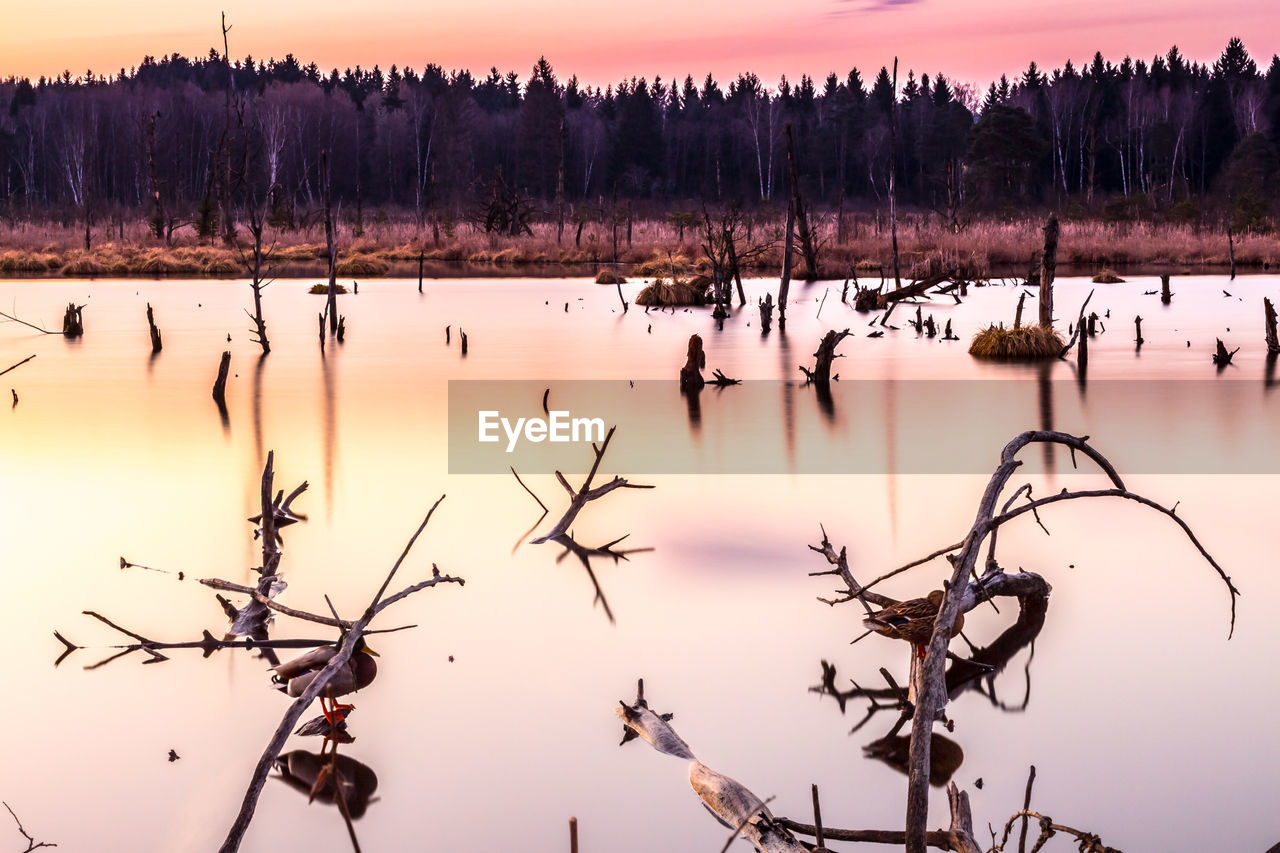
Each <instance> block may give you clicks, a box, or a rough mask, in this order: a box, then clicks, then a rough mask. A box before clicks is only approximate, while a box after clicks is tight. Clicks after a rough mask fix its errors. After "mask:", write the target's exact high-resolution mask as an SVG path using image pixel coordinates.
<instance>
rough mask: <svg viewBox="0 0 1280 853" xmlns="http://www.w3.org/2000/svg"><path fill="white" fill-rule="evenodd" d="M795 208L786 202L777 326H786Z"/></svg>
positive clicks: (793, 245) (794, 239) (793, 244)
mask: <svg viewBox="0 0 1280 853" xmlns="http://www.w3.org/2000/svg"><path fill="white" fill-rule="evenodd" d="M795 234H796V208H795V204H794V203H788V204H787V225H786V231H785V233H784V234H783V236H782V282H781V283H780V284H779V285H778V327H779V328H781V329H783V330H784V331H785V330H786V328H787V295H788V293H790V291H791V262H792V259H793V257H794V254H795V246H796V236H795Z"/></svg>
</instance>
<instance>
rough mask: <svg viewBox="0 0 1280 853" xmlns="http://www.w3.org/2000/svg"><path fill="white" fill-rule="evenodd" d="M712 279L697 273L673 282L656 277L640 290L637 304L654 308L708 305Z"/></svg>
mask: <svg viewBox="0 0 1280 853" xmlns="http://www.w3.org/2000/svg"><path fill="white" fill-rule="evenodd" d="M710 286H711V279H709V278H707V277H706V276H704V275H696V276H694V277H693V278H691V279H689V280H688V281H684V280H683V279H676V280H675V281H673V282H667V281H663V280H662V279H660V278H658V279H654V281H653V284H651V285H649V286H648V287H646V288H645V289H644V290H642V291H640V293H639V295H638V296H636V304H637V305H644V306H646V307H653V308H672V307H677V306H684V305H706V304H707V289H708V288H709V287H710Z"/></svg>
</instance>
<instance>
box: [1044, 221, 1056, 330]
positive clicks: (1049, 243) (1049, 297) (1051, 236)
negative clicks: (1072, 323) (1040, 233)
mask: <svg viewBox="0 0 1280 853" xmlns="http://www.w3.org/2000/svg"><path fill="white" fill-rule="evenodd" d="M1057 261H1058V217H1057V216H1055V215H1053V214H1050V215H1049V221H1047V222H1046V223H1045V224H1044V254H1043V255H1041V257H1040V325H1041V326H1044V327H1046V328H1048V327H1050V326H1052V325H1053V275H1054V271H1055V269H1056V268H1057Z"/></svg>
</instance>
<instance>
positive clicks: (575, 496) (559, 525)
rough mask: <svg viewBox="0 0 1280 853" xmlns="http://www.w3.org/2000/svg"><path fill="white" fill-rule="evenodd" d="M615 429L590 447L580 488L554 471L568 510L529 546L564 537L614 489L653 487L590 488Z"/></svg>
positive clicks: (613, 483) (617, 480)
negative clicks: (580, 515)
mask: <svg viewBox="0 0 1280 853" xmlns="http://www.w3.org/2000/svg"><path fill="white" fill-rule="evenodd" d="M695 337H696V336H695ZM617 429H618V428H617V427H616V426H615V427H610V428H609V432H608V433H606V434H605V437H604V441H603V442H602V443H601V445H600V446H599V447H596V446H595V444H592V445H591V449H592V450H594V451H595V455H596V458H595V461H594V462H592V463H591V470H590V471H589V472H587V477H586V479H585V480H583V481H582V485H581V486H580V487H578V488H577V489H574V488H573V487H572V486H570V485H569V481H568V480H566V479H565V478H564V475H563V474H561V473H560V472H559V471H556V479H557V480H559V481H560V485H562V486H564V490H565V491H566V492H568V493H569V508H568V509H566V510H565V512H564V515H563V516H561V518H560V520H559V521H557V522H556V524H555V526H554V527H552V528H551V530H550V532H548V533H547V534H546V535H545V536H540V537H539V538H537V539H534V540H533V542H532V543H531V544H533V545H541V544H542V543H543V542H549V541H552V540H555V539H559V538H561V537H564V535H565V534H566V533H567V532H568V531H569V528H570V527H571V526H572V525H573V520H574V519H575V518H577V517H578V513H580V512H582V508H583V507H585V506H586V505H587V504H588V503H590V502H591V501H594V500H596V499H597V498H602V497H604V496H605V495H607V494H609V493H610V492H612V491H613V490H614V489H652V488H653V486H645V485H641V484H639V483H631V482H628V481H627V480H626V479H625V478H623V477H617V476H615V477H614V478H613V479H612V480H610V481H609V482H607V483H605V484H604V485H603V486H596V487H595V488H594V489H593V488H591V482H592V481H593V480H594V479H595V477H596V472H597V471H599V470H600V461H601V460H602V459H604V454H605V451H607V450H608V449H609V442H610V441H613V434H614V432H616V431H617ZM610 544H614V543H610Z"/></svg>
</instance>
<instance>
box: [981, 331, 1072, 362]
mask: <svg viewBox="0 0 1280 853" xmlns="http://www.w3.org/2000/svg"><path fill="white" fill-rule="evenodd" d="M1063 346H1064V341H1063V340H1062V337H1061V336H1060V335H1059V334H1058V333H1057V332H1055V331H1054V330H1053V329H1050V328H1046V327H1044V326H1023V327H1021V328H1018V329H1006V328H1005V327H1004V325H1003V324H1002V325H999V326H994V325H993V326H987V328H985V329H983V330H982V331H980V332H978V334H976V335H974V336H973V343H971V344H970V345H969V355H972V356H975V357H977V358H989V359H993V360H996V361H1040V360H1042V359H1048V358H1057V357H1058V353H1060V352H1062V347H1063Z"/></svg>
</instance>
